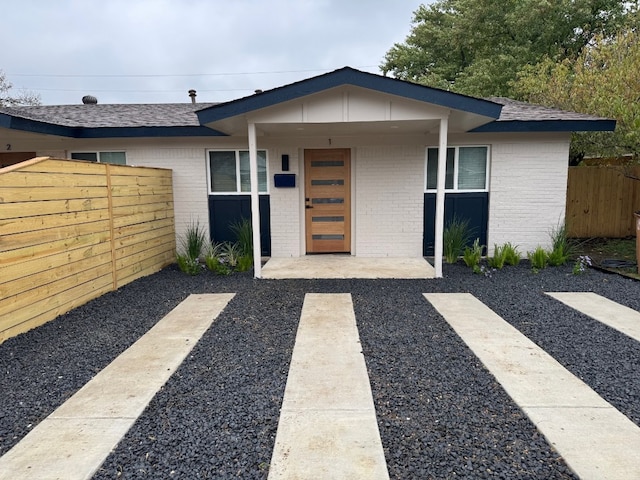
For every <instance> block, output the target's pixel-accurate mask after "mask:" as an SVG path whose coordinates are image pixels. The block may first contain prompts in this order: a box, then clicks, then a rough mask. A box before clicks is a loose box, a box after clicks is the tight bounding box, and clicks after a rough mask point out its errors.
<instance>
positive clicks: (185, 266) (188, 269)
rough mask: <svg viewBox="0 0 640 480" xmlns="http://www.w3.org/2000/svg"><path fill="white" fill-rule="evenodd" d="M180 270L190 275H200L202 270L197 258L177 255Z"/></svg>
mask: <svg viewBox="0 0 640 480" xmlns="http://www.w3.org/2000/svg"><path fill="white" fill-rule="evenodd" d="M176 260H177V262H178V268H179V269H180V270H181V271H182V272H184V273H186V274H188V275H198V274H199V273H200V271H201V270H202V267H201V266H200V262H198V259H197V258H191V257H190V256H189V255H180V254H178V255H176Z"/></svg>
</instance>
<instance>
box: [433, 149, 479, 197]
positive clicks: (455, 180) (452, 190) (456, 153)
mask: <svg viewBox="0 0 640 480" xmlns="http://www.w3.org/2000/svg"><path fill="white" fill-rule="evenodd" d="M473 147H484V148H486V149H487V165H486V167H485V179H484V185H485V187H484V188H474V189H459V188H458V166H459V162H458V157H459V154H460V148H473ZM430 148H434V149H436V150H437V149H438V148H439V147H438V146H437V145H429V146H427V148H426V149H425V151H424V191H425V193H436V192H437V189H435V188H433V189H429V188H427V173H428V169H427V162H428V161H429V149H430ZM449 148H453V149H454V153H453V188H445V189H444V191H445V192H447V193H478V192H488V191H489V178H490V174H489V172H490V165H491V146H490V145H447V149H449Z"/></svg>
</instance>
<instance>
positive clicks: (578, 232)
mask: <svg viewBox="0 0 640 480" xmlns="http://www.w3.org/2000/svg"><path fill="white" fill-rule="evenodd" d="M627 168H628V170H627V172H628V173H629V174H631V175H634V176H635V177H638V178H640V167H627ZM638 210H640V180H634V179H632V178H628V177H626V176H625V175H623V173H622V171H621V169H620V168H619V167H616V168H612V167H604V166H602V167H569V177H568V182H567V211H566V223H567V234H568V235H569V236H570V237H573V238H592V237H607V238H623V237H628V236H633V235H635V234H636V228H635V225H636V223H635V218H634V216H633V212H635V211H638Z"/></svg>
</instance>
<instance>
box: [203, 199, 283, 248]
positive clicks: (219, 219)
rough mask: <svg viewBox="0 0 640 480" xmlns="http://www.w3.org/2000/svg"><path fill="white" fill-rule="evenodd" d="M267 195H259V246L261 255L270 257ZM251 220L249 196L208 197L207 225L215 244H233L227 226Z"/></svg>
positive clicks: (232, 238) (233, 237)
mask: <svg viewBox="0 0 640 480" xmlns="http://www.w3.org/2000/svg"><path fill="white" fill-rule="evenodd" d="M270 216H271V215H270V204H269V195H260V244H261V246H262V252H261V254H262V255H265V256H270V255H271V225H270V223H269V218H270ZM242 217H244V218H249V219H250V218H251V196H250V195H209V225H210V226H211V239H212V240H214V241H216V242H235V240H236V238H235V235H234V234H233V232H232V231H231V229H230V228H229V225H231V224H232V223H233V222H237V221H238V220H240V219H242Z"/></svg>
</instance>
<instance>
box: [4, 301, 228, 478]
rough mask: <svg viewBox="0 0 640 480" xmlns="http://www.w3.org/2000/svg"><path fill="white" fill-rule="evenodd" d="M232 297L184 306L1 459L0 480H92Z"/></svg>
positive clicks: (167, 316)
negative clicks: (110, 453)
mask: <svg viewBox="0 0 640 480" xmlns="http://www.w3.org/2000/svg"><path fill="white" fill-rule="evenodd" d="M233 296H234V294H202V295H191V296H189V297H188V298H187V299H186V300H184V301H183V302H182V303H180V304H179V305H178V306H177V307H176V308H175V309H173V310H172V311H171V312H169V313H168V314H167V315H166V316H165V317H164V318H163V319H162V320H160V322H158V323H157V324H156V325H155V326H154V327H153V328H151V329H150V330H149V331H148V332H147V333H146V334H145V335H143V336H142V337H141V338H140V339H139V340H138V341H137V342H136V343H134V344H133V345H132V346H131V347H129V348H128V349H127V350H125V351H124V352H123V353H122V354H121V355H120V356H119V357H118V358H116V359H115V360H114V361H113V362H112V363H111V364H109V365H108V366H107V367H106V368H105V369H104V370H102V371H101V372H99V373H98V374H97V375H96V376H95V377H94V378H93V379H91V380H90V381H89V382H88V383H87V384H86V385H85V386H84V387H82V388H81V389H80V390H78V392H77V393H76V394H75V395H73V396H72V397H71V398H70V399H69V400H67V401H66V402H65V403H64V404H62V405H61V406H60V407H59V408H58V409H57V410H56V411H54V412H53V413H52V414H51V415H49V416H48V417H47V418H46V419H44V420H43V421H42V422H40V423H39V424H38V425H37V426H36V427H35V428H34V429H33V430H32V431H31V432H29V434H28V435H27V436H25V437H24V438H23V439H22V440H21V441H20V442H19V443H18V444H17V445H16V446H15V447H13V448H12V449H11V450H9V451H8V452H7V453H6V454H5V455H4V456H2V457H1V458H0V479H2V480H5V479H6V480H9V479H10V480H22V479H25V480H26V479H29V480H33V479H38V480H49V479H51V480H53V479H64V480H76V479H89V478H91V477H92V476H93V475H94V473H95V472H96V471H97V470H98V468H99V467H100V465H101V464H102V462H104V460H105V458H106V457H107V455H108V454H109V452H110V451H111V450H112V449H113V448H114V447H115V446H116V445H117V443H118V442H119V441H120V439H121V438H122V437H123V436H124V434H125V433H126V432H127V431H128V430H129V428H130V427H131V425H133V423H134V422H135V421H136V419H137V418H138V416H140V414H141V413H142V411H143V410H144V409H145V408H146V406H147V405H148V403H149V402H150V401H151V399H152V398H153V396H154V395H155V393H156V392H157V391H158V390H159V389H160V388H161V387H162V385H164V384H165V382H166V381H167V380H168V379H169V377H170V376H171V375H172V374H173V372H175V371H176V369H177V368H178V366H179V365H180V364H181V363H182V361H183V360H184V359H185V358H186V356H187V355H188V354H189V352H190V351H191V350H192V349H193V347H194V346H195V344H196V343H197V342H198V340H199V339H200V337H202V335H203V334H204V332H205V331H206V330H207V329H208V328H209V327H210V326H211V324H212V322H213V321H214V320H215V318H217V317H218V315H219V314H220V312H221V311H222V310H223V309H224V307H225V306H226V305H227V303H229V301H230V300H231V299H232V298H233Z"/></svg>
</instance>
